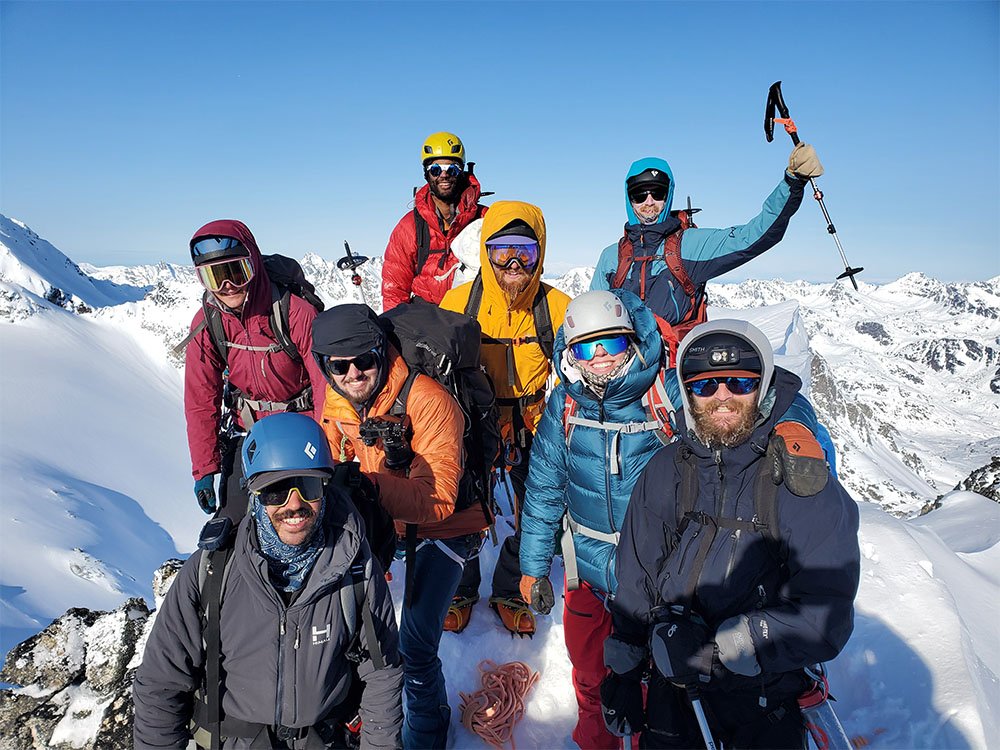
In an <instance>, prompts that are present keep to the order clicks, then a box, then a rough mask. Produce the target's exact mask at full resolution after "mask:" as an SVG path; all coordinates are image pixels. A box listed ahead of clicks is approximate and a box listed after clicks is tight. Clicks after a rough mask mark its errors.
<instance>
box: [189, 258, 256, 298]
mask: <svg viewBox="0 0 1000 750" xmlns="http://www.w3.org/2000/svg"><path fill="white" fill-rule="evenodd" d="M196 269H197V271H198V278H199V279H200V280H201V283H202V286H204V287H205V288H206V289H207V290H208V291H210V292H218V291H221V290H222V287H223V285H224V284H229V286H230V287H231V288H235V289H242V288H243V287H245V286H246V285H247V284H249V283H250V280H251V279H253V265H252V264H251V263H250V259H249V258H226V259H225V260H217V261H215V262H214V263H205V264H204V265H201V266H196Z"/></svg>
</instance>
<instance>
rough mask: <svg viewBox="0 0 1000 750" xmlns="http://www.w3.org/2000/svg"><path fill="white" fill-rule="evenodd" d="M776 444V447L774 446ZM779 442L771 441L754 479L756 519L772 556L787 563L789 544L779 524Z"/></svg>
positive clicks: (780, 479)
mask: <svg viewBox="0 0 1000 750" xmlns="http://www.w3.org/2000/svg"><path fill="white" fill-rule="evenodd" d="M772 446H774V447H772ZM777 450H778V444H777V442H776V441H773V440H772V441H771V442H770V444H769V445H768V449H767V453H765V454H764V457H763V458H761V459H760V462H759V464H760V465H759V468H758V469H757V477H756V479H755V481H754V515H755V516H756V518H755V519H754V520H755V522H756V525H757V528H758V530H759V531H760V532H761V534H763V536H764V540H765V541H766V542H767V546H768V548H769V549H770V550H771V554H772V556H773V557H774V558H775V559H776V560H777V561H778V562H779V563H780V564H782V565H783V564H785V562H786V561H787V559H788V551H787V545H786V544H785V542H784V541H783V540H782V538H781V532H780V529H779V526H778V487H780V486H781V483H782V471H781V468H780V462H781V458H780V457H779V456H778V455H777V453H776V452H777Z"/></svg>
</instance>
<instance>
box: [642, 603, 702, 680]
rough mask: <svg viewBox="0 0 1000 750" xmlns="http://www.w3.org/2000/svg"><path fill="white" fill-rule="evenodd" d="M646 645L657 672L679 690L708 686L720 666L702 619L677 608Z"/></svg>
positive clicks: (663, 620)
mask: <svg viewBox="0 0 1000 750" xmlns="http://www.w3.org/2000/svg"><path fill="white" fill-rule="evenodd" d="M649 642H650V648H651V651H652V655H653V663H654V664H655V665H656V669H657V670H658V671H659V673H660V674H661V675H663V676H664V677H665V678H666V679H667V680H669V681H670V682H672V683H673V684H675V685H678V686H680V687H695V686H699V685H704V684H705V683H708V682H709V681H710V680H711V678H712V669H713V666H715V665H716V664H718V663H719V662H718V657H717V656H716V646H715V641H713V640H712V631H711V629H710V628H709V627H708V625H707V624H705V621H704V620H703V619H702V618H701V617H699V616H698V615H696V614H694V613H685V612H684V610H683V608H682V607H679V606H674V607H671V608H670V611H669V613H668V614H667V615H666V617H665V618H663V619H662V620H661V621H660V622H658V623H657V624H656V625H655V626H654V628H653V632H652V635H651V637H650V639H649Z"/></svg>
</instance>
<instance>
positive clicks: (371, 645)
mask: <svg viewBox="0 0 1000 750" xmlns="http://www.w3.org/2000/svg"><path fill="white" fill-rule="evenodd" d="M361 558H362V555H361V554H360V553H359V554H358V558H357V559H356V560H355V561H354V563H353V564H352V565H351V567H350V569H349V570H348V572H347V578H349V579H350V580H345V581H344V584H343V585H342V586H341V587H340V603H341V610H342V611H343V613H344V626H345V628H346V629H347V643H348V651H351V650H352V649H357V651H358V652H360V644H359V643H358V642H357V641H358V638H359V633H360V628H359V627H358V618H359V616H360V618H361V626H362V627H363V628H364V631H365V640H366V641H367V642H368V655H369V657H370V658H371V660H372V664H373V665H374V666H375V669H383V668H384V667H385V656H384V655H383V653H382V647H381V645H380V644H379V642H378V635H377V634H376V632H375V618H374V616H373V615H372V611H371V608H370V607H369V606H368V588H367V587H368V580H369V579H370V578H371V576H372V562H371V561H372V558H371V555H368V559H367V560H362V559H361Z"/></svg>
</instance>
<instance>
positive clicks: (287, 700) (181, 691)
mask: <svg viewBox="0 0 1000 750" xmlns="http://www.w3.org/2000/svg"><path fill="white" fill-rule="evenodd" d="M326 502H327V507H326V511H325V513H324V525H325V527H326V538H327V543H326V546H325V547H324V549H323V550H322V551H321V552H320V555H319V558H318V559H317V561H316V563H315V566H314V567H313V569H312V570H311V571H310V573H309V575H308V577H307V578H306V582H305V585H304V586H303V588H302V589H301V590H300V591H299V592H298V595H297V596H296V597H295V599H294V600H293V601H292V603H291V605H290V606H286V605H285V604H284V603H283V602H282V600H281V598H280V597H279V595H278V593H277V591H276V590H275V589H274V587H273V586H272V585H271V583H270V581H269V580H268V575H267V563H266V561H265V558H264V557H263V555H262V554H261V552H260V550H259V548H258V545H257V535H256V532H255V530H254V526H253V524H254V520H253V518H252V517H251V516H247V518H245V519H244V520H243V522H242V523H241V524H240V525H239V528H238V530H237V535H236V540H235V548H234V553H233V561H232V564H231V566H230V572H229V577H228V580H227V581H226V584H225V591H224V596H223V602H222V610H221V616H220V629H221V652H222V667H221V672H222V674H223V675H224V677H223V679H224V686H223V690H222V712H223V715H224V716H226V717H232V718H235V719H238V720H241V721H245V722H251V723H255V724H264V725H271V726H274V725H283V726H286V727H294V728H299V727H310V726H313V725H315V724H317V723H318V722H320V721H321V720H322V719H324V718H325V717H328V716H329V715H331V714H336V713H337V705H338V704H339V703H340V702H341V701H342V700H343V699H344V698H345V697H346V695H347V692H348V689H349V688H350V684H351V670H350V666H351V665H350V663H349V662H348V661H347V659H346V657H345V653H346V651H347V650H348V648H349V646H350V644H349V643H348V642H347V641H348V633H347V626H346V622H345V615H344V613H343V607H342V604H341V596H340V588H341V586H342V585H350V583H351V578H350V576H348V577H347V578H346V579H345V574H346V573H347V572H348V571H349V569H350V566H351V563H352V562H354V560H355V558H357V557H358V556H359V555H361V556H362V559H364V560H367V559H368V558H369V557H370V552H369V550H368V544H367V542H365V541H364V537H363V533H362V528H363V527H362V522H361V519H360V517H359V516H358V514H357V511H355V510H354V508H353V507H350V505H349V503H345V502H336V501H335V500H334V499H333V496H332V495H328V496H327V501H326ZM201 554H202V553H201V552H200V551H199V552H195V554H194V555H192V556H191V557H190V558H189V559H188V560H187V562H186V563H185V564H184V566H183V567H182V568H181V571H180V572H179V573H178V574H177V578H176V579H175V580H174V582H173V584H172V585H171V587H170V590H169V592H168V593H167V596H166V598H165V599H164V601H163V605H162V606H161V607H160V610H159V612H158V613H157V615H156V622H155V623H154V625H153V629H152V632H151V633H150V636H149V640H148V642H147V643H146V650H145V653H144V655H143V661H142V664H141V665H140V667H139V670H138V672H137V673H136V678H135V684H134V687H133V699H134V702H135V729H134V740H135V746H136V747H137V748H146V747H177V748H183V747H186V746H187V742H188V739H189V738H190V736H191V733H190V731H189V722H190V720H191V715H192V707H193V693H194V692H195V690H196V689H198V687H199V686H200V684H201V679H202V673H203V663H204V658H205V648H204V642H203V640H202V622H201V616H200V610H199V590H198V564H199V562H198V561H199V558H200V556H201ZM372 562H373V572H372V575H371V577H370V578H369V580H368V582H367V587H366V591H367V599H366V601H367V605H368V607H369V608H370V609H371V610H372V612H373V614H374V621H375V628H376V631H377V634H378V639H379V642H380V645H381V650H382V653H383V655H384V657H385V662H386V666H385V668H384V669H380V670H376V669H375V668H374V665H373V664H372V662H371V660H370V659H365V660H363V661H362V662H361V664H359V665H358V674H359V676H360V677H361V679H362V680H363V681H364V683H365V689H364V693H363V695H362V699H361V717H362V719H363V722H364V725H363V729H362V738H361V739H362V747H368V748H383V747H389V748H392V747H401V744H402V743H401V739H400V731H401V728H402V721H403V712H402V698H401V693H402V667H401V666H400V657H399V651H398V634H397V631H396V620H395V614H394V610H393V605H392V600H391V598H390V596H389V590H388V587H387V586H386V583H385V577H384V575H383V573H382V570H381V568H380V567H379V565H378V562H376V561H372ZM358 620H359V621H360V613H359V614H358ZM357 630H358V632H360V634H361V642H362V645H363V646H364V648H366V649H367V648H368V643H367V639H366V638H365V633H364V627H363V626H362V625H361V624H360V622H359V623H358V626H357ZM246 744H247V741H245V740H239V739H230V740H228V741H227V742H226V743H225V745H224V746H225V747H227V748H237V747H243V746H246Z"/></svg>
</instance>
